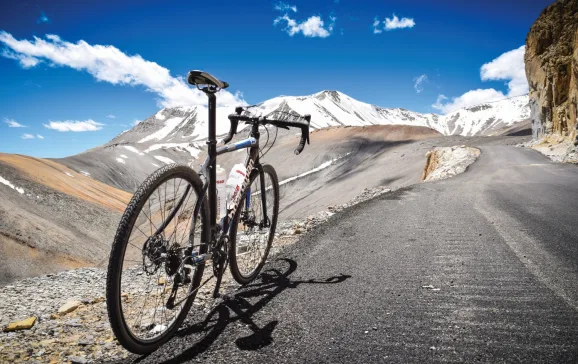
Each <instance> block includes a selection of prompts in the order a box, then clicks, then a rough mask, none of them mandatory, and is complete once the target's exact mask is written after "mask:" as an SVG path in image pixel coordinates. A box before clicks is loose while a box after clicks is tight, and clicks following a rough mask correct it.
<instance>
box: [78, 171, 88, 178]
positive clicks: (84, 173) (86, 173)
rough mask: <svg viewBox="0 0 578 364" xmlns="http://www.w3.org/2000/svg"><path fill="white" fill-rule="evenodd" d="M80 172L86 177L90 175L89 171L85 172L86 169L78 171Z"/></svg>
mask: <svg viewBox="0 0 578 364" xmlns="http://www.w3.org/2000/svg"><path fill="white" fill-rule="evenodd" d="M80 174H83V175H85V176H86V177H90V173H88V172H86V171H80Z"/></svg>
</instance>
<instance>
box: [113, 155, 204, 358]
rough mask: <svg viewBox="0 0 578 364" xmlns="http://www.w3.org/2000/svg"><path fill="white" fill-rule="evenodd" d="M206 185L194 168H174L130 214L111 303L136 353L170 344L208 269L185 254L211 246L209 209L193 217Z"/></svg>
mask: <svg viewBox="0 0 578 364" xmlns="http://www.w3.org/2000/svg"><path fill="white" fill-rule="evenodd" d="M201 186H202V183H201V180H200V179H199V177H198V175H197V174H196V173H195V172H194V171H193V170H192V169H190V168H188V167H186V166H182V165H177V164H171V165H167V166H165V167H163V168H161V169H159V170H157V171H156V172H155V173H153V174H152V175H151V176H149V177H148V178H147V179H146V180H145V182H143V184H142V185H141V186H140V187H139V189H138V190H137V192H136V193H135V195H134V196H133V198H132V200H131V201H130V203H129V205H128V206H127V208H126V210H125V212H124V215H123V216H122V219H121V221H120V224H119V226H118V229H117V232H116V236H115V238H114V242H113V245H112V251H111V255H110V260H109V265H108V273H107V281H106V301H107V308H108V316H109V319H110V325H111V327H112V330H113V332H114V334H115V335H116V338H117V339H118V341H119V342H120V343H121V344H122V346H124V348H125V349H127V350H129V351H131V352H133V353H136V354H146V353H150V352H152V351H154V350H155V349H157V348H158V347H159V346H160V345H162V344H163V343H164V342H166V341H167V340H169V339H170V338H171V336H172V335H173V333H174V332H175V331H176V330H177V329H178V328H179V326H180V325H181V323H182V322H183V320H184V319H185V317H186V315H187V312H188V311H189V309H190V307H191V304H192V303H193V300H194V298H195V295H196V288H197V287H199V285H200V281H201V278H202V275H203V269H204V266H203V265H197V266H194V265H192V263H191V262H190V260H187V259H185V257H190V255H191V254H192V253H193V252H196V253H198V254H203V253H205V252H206V248H207V246H206V244H204V243H205V242H206V238H205V237H206V231H205V227H206V222H207V208H206V204H205V203H203V204H202V206H201V208H200V211H199V213H198V215H197V216H193V215H194V209H195V206H196V205H197V201H198V200H199V199H200V198H201V191H202V190H201ZM189 295H190V296H189Z"/></svg>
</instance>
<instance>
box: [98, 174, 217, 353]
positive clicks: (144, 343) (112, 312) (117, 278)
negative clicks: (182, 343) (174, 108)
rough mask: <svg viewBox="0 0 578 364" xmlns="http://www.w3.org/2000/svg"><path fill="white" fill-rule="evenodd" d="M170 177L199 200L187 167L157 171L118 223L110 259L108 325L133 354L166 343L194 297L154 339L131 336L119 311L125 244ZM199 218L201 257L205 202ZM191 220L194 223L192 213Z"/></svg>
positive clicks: (196, 280) (198, 274) (199, 270)
mask: <svg viewBox="0 0 578 364" xmlns="http://www.w3.org/2000/svg"><path fill="white" fill-rule="evenodd" d="M171 177H175V178H176V177H178V178H181V179H183V180H185V181H187V182H188V183H189V184H190V185H191V187H192V189H193V190H192V192H189V193H195V194H196V196H197V198H198V199H200V198H201V193H202V182H201V179H200V178H199V176H198V175H197V173H196V172H195V171H194V170H192V169H191V168H189V167H187V166H184V165H178V164H170V165H167V166H164V167H162V168H160V169H158V170H157V171H155V172H154V173H153V174H151V175H150V176H149V177H148V178H147V179H146V180H145V181H144V182H143V183H142V184H141V186H140V187H139V188H138V190H137V191H136V193H135V194H134V196H133V197H132V199H131V201H130V203H129V204H128V206H127V208H126V210H125V212H124V214H123V216H122V218H121V221H120V223H119V226H118V229H117V232H116V235H115V238H114V241H113V244H112V249H111V255H110V258H109V265H108V271H107V280H106V303H107V310H108V317H109V321H110V325H111V328H112V331H113V333H114V334H115V336H116V338H117V340H118V341H119V343H120V344H121V345H122V346H123V347H124V348H125V349H127V350H128V351H130V352H132V353H135V354H148V353H151V352H153V351H155V350H156V349H157V348H158V347H159V346H161V345H162V344H164V343H165V342H166V341H168V340H169V339H170V338H171V337H172V336H173V335H174V333H175V332H176V331H177V330H178V328H179V327H180V325H181V324H182V322H183V321H184V320H185V318H186V316H187V315H188V312H189V310H190V308H191V305H192V303H193V301H194V299H195V296H196V292H194V294H192V295H191V296H190V297H189V298H187V299H186V300H185V301H184V303H183V304H182V306H181V311H180V312H179V313H178V315H177V317H176V318H175V319H173V320H172V321H171V323H170V326H169V327H168V328H167V329H166V331H164V333H162V334H161V335H160V336H158V337H157V338H154V339H153V340H143V339H141V338H138V337H136V336H135V335H133V333H132V332H131V328H130V327H129V326H128V324H127V322H126V320H125V315H124V313H123V310H122V303H121V300H122V297H121V295H122V293H121V276H122V269H123V262H124V256H125V254H126V249H127V245H128V244H129V238H130V236H131V233H132V229H133V228H134V225H135V222H136V220H137V218H138V217H139V214H140V212H141V210H142V209H143V207H144V204H145V203H146V202H147V201H148V199H149V197H150V196H151V195H152V194H153V193H154V192H155V191H156V190H157V188H159V189H160V186H161V185H162V184H163V182H164V181H168V180H170V178H171ZM165 188H166V187H165ZM165 191H166V190H165ZM149 208H150V205H149ZM149 211H150V210H149ZM179 218H180V216H179V217H177V219H179ZM173 219H174V218H173ZM198 219H200V239H201V241H200V242H199V250H200V251H199V253H200V254H202V253H205V252H206V250H207V244H206V242H207V234H208V231H207V229H206V226H207V222H208V207H207V203H206V200H203V201H202V206H201V209H200V212H199V216H198ZM191 221H195V219H193V216H192V214H191ZM151 223H152V222H151ZM194 226H195V225H194V223H193V224H192V226H191V228H190V229H188V228H187V226H185V234H186V231H191V230H192V229H193V228H194ZM190 236H191V235H190V232H189V236H188V239H190ZM203 271H204V265H199V266H197V267H196V269H195V272H194V276H193V278H192V280H191V283H190V286H189V290H188V291H186V293H185V294H190V293H191V292H193V291H194V290H195V289H196V288H197V287H199V285H200V282H201V279H202V276H203ZM145 303H146V301H145Z"/></svg>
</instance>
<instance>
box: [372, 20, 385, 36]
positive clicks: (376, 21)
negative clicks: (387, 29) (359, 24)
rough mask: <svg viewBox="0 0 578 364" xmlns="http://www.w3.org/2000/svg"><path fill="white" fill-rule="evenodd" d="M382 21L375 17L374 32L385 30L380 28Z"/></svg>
mask: <svg viewBox="0 0 578 364" xmlns="http://www.w3.org/2000/svg"><path fill="white" fill-rule="evenodd" d="M380 23H381V22H380V21H379V19H377V17H375V19H374V20H373V34H379V33H383V30H381V29H379V24H380Z"/></svg>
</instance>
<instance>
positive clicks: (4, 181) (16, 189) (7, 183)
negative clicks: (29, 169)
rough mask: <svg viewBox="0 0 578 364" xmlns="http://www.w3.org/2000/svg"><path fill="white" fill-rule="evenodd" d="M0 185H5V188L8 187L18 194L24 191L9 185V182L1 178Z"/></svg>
mask: <svg viewBox="0 0 578 364" xmlns="http://www.w3.org/2000/svg"><path fill="white" fill-rule="evenodd" d="M0 183H3V184H5V185H6V186H8V187H10V188H11V189H13V190H15V191H17V192H18V193H20V194H23V193H24V189H23V188H21V187H16V186H14V185H13V184H12V183H10V181H8V180H6V179H4V178H2V177H1V176H0Z"/></svg>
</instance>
